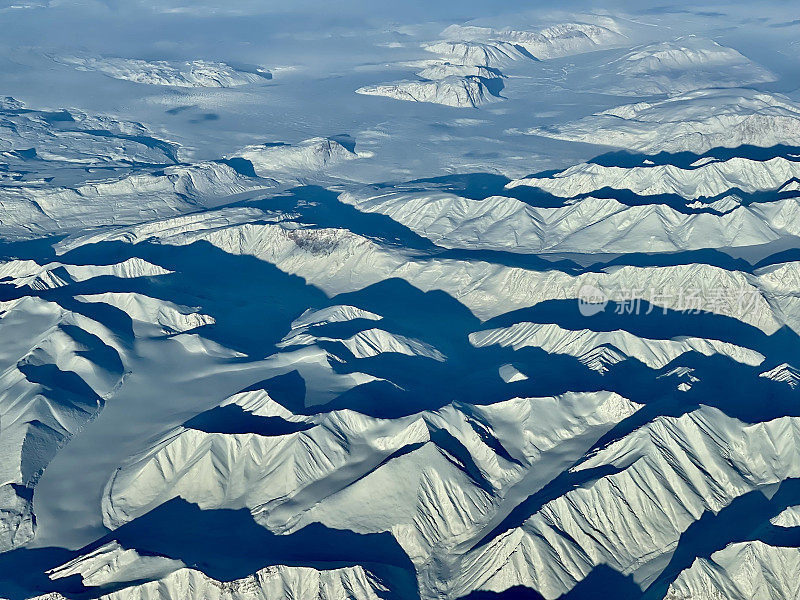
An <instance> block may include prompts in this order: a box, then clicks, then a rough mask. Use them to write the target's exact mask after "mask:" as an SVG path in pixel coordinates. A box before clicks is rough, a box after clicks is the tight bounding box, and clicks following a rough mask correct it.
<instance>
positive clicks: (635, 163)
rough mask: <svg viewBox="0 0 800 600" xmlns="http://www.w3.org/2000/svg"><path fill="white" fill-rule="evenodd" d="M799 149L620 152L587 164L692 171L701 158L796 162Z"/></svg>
mask: <svg viewBox="0 0 800 600" xmlns="http://www.w3.org/2000/svg"><path fill="white" fill-rule="evenodd" d="M798 155H800V146H785V145H777V146H769V147H766V148H763V147H761V146H749V145H742V146H737V147H734V148H722V147H717V148H712V149H710V150H708V151H706V152H704V153H702V154H696V153H694V152H659V153H658V154H643V153H636V152H630V151H627V150H620V151H615V152H607V153H605V154H601V155H600V156H596V157H594V158H592V159H591V160H589V161H587V162H590V163H594V164H598V165H602V166H604V167H624V168H627V169H630V168H633V167H646V166H653V165H654V164H655V165H675V166H676V167H680V168H681V169H693V168H697V167H693V166H692V164H693V163H695V162H697V161H698V160H700V159H703V158H714V159H717V160H729V159H731V158H735V157H741V158H747V159H749V160H758V161H766V160H770V159H772V158H777V157H781V158H786V159H788V160H794V161H797V160H798V158H797V157H798Z"/></svg>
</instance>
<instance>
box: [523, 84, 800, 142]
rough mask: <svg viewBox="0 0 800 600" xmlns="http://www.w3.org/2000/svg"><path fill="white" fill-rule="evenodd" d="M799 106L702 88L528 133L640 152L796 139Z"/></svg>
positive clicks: (747, 93)
mask: <svg viewBox="0 0 800 600" xmlns="http://www.w3.org/2000/svg"><path fill="white" fill-rule="evenodd" d="M798 132H800V107H798V105H797V104H796V103H794V102H792V101H791V100H789V99H788V98H785V97H781V96H779V95H775V94H769V93H765V92H758V91H755V90H751V89H733V90H698V91H692V92H686V93H684V94H678V95H675V96H673V97H671V98H668V99H666V100H658V101H654V102H638V103H636V104H626V105H623V106H619V107H617V108H613V109H610V110H606V111H602V112H599V113H597V114H594V115H591V116H589V117H585V118H584V119H580V120H578V121H576V122H574V123H567V124H564V125H557V126H554V127H552V128H550V127H548V128H533V129H527V130H524V131H523V133H526V134H530V135H541V136H545V137H553V138H556V139H561V140H571V141H579V142H589V143H593V144H602V145H607V146H615V147H619V148H624V149H626V150H635V151H639V152H648V153H657V152H682V151H688V152H695V153H698V154H702V153H703V152H706V151H707V150H710V149H711V148H719V147H722V148H735V147H737V146H742V145H751V146H762V147H769V146H774V145H777V144H785V145H788V146H791V145H794V144H796V143H797V139H798Z"/></svg>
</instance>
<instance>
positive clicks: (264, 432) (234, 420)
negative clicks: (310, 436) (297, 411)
mask: <svg viewBox="0 0 800 600" xmlns="http://www.w3.org/2000/svg"><path fill="white" fill-rule="evenodd" d="M184 427H188V428H189V429H196V430H199V431H204V432H206V433H231V434H237V433H254V434H256V435H261V436H268V437H274V436H280V435H288V434H290V433H297V432H299V431H305V430H307V429H311V428H312V427H313V425H312V424H311V423H295V422H292V421H287V420H286V419H282V418H281V417H262V416H259V415H254V414H252V413H249V412H247V411H246V410H244V409H243V408H242V407H241V406H239V405H238V404H228V405H226V406H218V407H216V408H212V409H211V410H208V411H206V412H203V413H200V414H199V415H197V416H196V417H193V418H191V419H189V420H188V421H186V423H184Z"/></svg>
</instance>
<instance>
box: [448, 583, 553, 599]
mask: <svg viewBox="0 0 800 600" xmlns="http://www.w3.org/2000/svg"><path fill="white" fill-rule="evenodd" d="M459 600H545V597H544V596H542V595H541V594H540V593H539V592H537V591H536V590H532V589H531V588H527V587H525V586H523V585H515V586H514V587H512V588H508V589H507V590H503V591H502V592H488V591H483V590H478V591H475V592H471V593H470V594H467V595H466V596H461V598H459Z"/></svg>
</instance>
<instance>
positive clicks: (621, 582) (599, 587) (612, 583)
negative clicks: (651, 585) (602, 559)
mask: <svg viewBox="0 0 800 600" xmlns="http://www.w3.org/2000/svg"><path fill="white" fill-rule="evenodd" d="M641 597H642V590H641V588H640V587H639V586H638V585H636V582H634V581H633V578H632V577H630V576H629V575H623V574H622V573H620V572H618V571H615V570H614V569H612V568H611V567H609V566H607V565H599V566H597V567H595V568H594V569H592V572H591V573H589V574H588V575H587V576H586V577H585V578H584V579H582V580H581V581H579V582H578V583H577V585H575V587H574V588H572V589H571V590H570V591H569V592H567V593H566V594H564V595H563V596H561V599H560V600H598V598H614V600H638V599H639V598H641Z"/></svg>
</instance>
